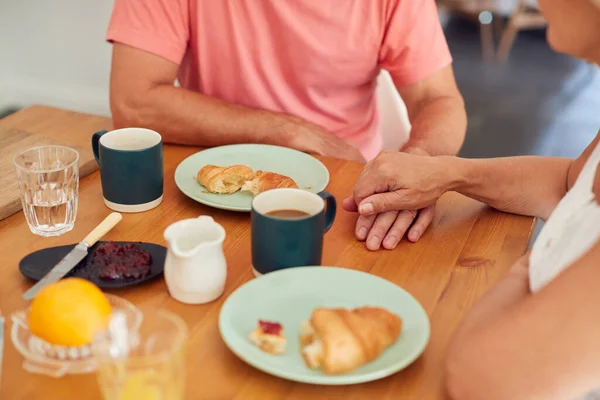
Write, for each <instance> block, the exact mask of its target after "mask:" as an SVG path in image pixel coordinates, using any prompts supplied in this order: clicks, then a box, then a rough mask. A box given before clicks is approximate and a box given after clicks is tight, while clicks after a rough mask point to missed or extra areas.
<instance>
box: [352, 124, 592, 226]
mask: <svg viewBox="0 0 600 400" xmlns="http://www.w3.org/2000/svg"><path fill="white" fill-rule="evenodd" d="M599 141H600V133H599V135H598V136H596V139H594V141H593V142H592V143H591V144H590V145H589V146H588V148H587V149H586V150H585V151H584V152H583V154H582V155H581V156H579V158H578V159H577V160H575V161H573V160H571V159H567V158H558V157H533V156H530V157H504V158H490V159H466V158H458V157H452V156H439V157H424V156H419V155H414V154H406V153H399V152H383V153H381V154H380V155H379V156H377V158H376V159H375V160H373V161H371V162H370V163H369V164H367V166H366V167H365V170H364V171H363V173H362V174H361V176H360V177H359V179H358V180H357V182H356V185H355V188H354V196H353V198H352V199H348V200H347V201H346V202H345V204H344V207H345V208H346V209H348V210H351V211H354V210H358V211H359V212H360V213H361V214H362V215H371V214H377V213H381V212H385V211H392V210H419V209H422V208H424V207H427V206H429V205H432V204H434V203H435V201H436V200H437V199H438V198H439V197H440V196H441V195H442V194H444V192H447V191H457V192H459V193H462V194H464V195H466V196H469V197H472V198H474V199H477V200H480V201H483V202H485V203H487V204H489V205H491V206H492V207H494V208H497V209H499V210H501V211H506V212H510V213H515V214H522V215H531V216H534V217H539V218H542V219H547V218H548V217H549V216H550V214H551V213H552V211H553V210H554V208H555V207H556V206H557V205H558V202H559V201H560V200H561V199H562V198H563V197H564V195H565V194H566V193H567V190H569V189H570V188H571V186H572V185H573V184H574V182H575V180H576V179H577V177H578V176H579V173H580V172H581V169H582V168H583V165H584V164H585V162H586V161H587V159H588V158H589V156H590V153H591V152H592V151H593V149H594V147H595V146H596V145H597V144H598V142H599ZM599 185H600V184H599Z"/></svg>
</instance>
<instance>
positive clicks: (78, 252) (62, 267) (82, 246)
mask: <svg viewBox="0 0 600 400" xmlns="http://www.w3.org/2000/svg"><path fill="white" fill-rule="evenodd" d="M121 218H122V216H121V214H119V213H112V214H110V215H109V216H108V217H106V218H105V219H104V221H102V222H101V223H100V225H98V226H97V227H96V228H94V230H93V231H91V232H90V233H89V234H88V235H87V236H86V237H85V239H83V241H81V243H79V244H78V245H77V246H75V248H74V249H73V250H71V251H70V252H69V254H67V255H66V256H65V257H64V258H63V259H62V260H60V261H59V262H58V264H56V265H55V266H54V267H53V268H52V269H51V270H50V272H48V273H47V274H46V275H45V276H44V277H43V278H42V279H40V280H39V281H37V283H36V284H35V285H33V286H32V287H31V288H29V290H27V291H26V292H25V293H24V294H23V299H25V300H31V299H33V298H34V297H35V296H37V294H38V293H39V291H40V290H41V289H42V288H44V287H46V286H47V285H49V284H51V283H54V282H57V281H58V280H60V279H61V278H62V277H64V276H65V275H66V274H68V273H69V272H70V271H71V270H72V269H73V268H75V266H76V265H77V264H79V263H80V262H81V260H83V259H84V258H85V257H86V256H87V254H88V250H89V249H90V247H92V246H93V245H94V244H96V242H97V241H98V240H99V239H100V238H101V237H102V236H104V235H106V233H107V232H108V231H110V230H111V229H112V228H113V227H114V226H115V225H116V224H118V223H119V221H120V220H121Z"/></svg>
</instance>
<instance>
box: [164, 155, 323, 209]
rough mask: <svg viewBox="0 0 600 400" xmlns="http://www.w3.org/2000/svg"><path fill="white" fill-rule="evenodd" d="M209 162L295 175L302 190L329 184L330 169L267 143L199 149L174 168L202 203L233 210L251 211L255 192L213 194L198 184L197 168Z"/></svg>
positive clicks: (182, 183)
mask: <svg viewBox="0 0 600 400" xmlns="http://www.w3.org/2000/svg"><path fill="white" fill-rule="evenodd" d="M206 165H217V166H221V167H229V166H232V165H245V166H247V167H249V168H252V169H253V170H254V171H258V170H262V171H269V172H274V173H277V174H281V175H285V176H288V177H290V178H292V179H293V180H294V181H295V182H296V184H297V186H298V187H299V188H300V189H305V190H308V191H311V192H314V193H318V192H321V191H323V190H324V189H325V187H326V186H327V184H328V183H329V171H328V170H327V167H325V165H323V163H322V162H321V161H319V160H317V159H316V158H314V157H312V156H311V155H308V154H305V153H302V152H300V151H297V150H292V149H289V148H287V147H279V146H271V145H264V144H235V145H229V146H220V147H213V148H210V149H207V150H203V151H200V152H198V153H196V154H193V155H191V156H189V157H188V158H186V159H185V160H183V161H182V162H181V163H180V164H179V165H178V166H177V169H176V170H175V184H176V185H177V187H178V188H179V189H180V190H181V191H182V192H183V193H184V194H185V195H187V196H188V197H190V198H192V199H194V200H196V201H198V202H199V203H202V204H205V205H208V206H211V207H215V208H221V209H224V210H231V211H243V212H249V211H250V210H251V204H252V198H253V195H252V193H250V192H248V191H241V190H238V191H236V192H235V193H232V194H216V193H210V192H209V191H208V190H207V189H206V188H205V187H204V186H202V185H200V184H199V183H198V179H197V176H198V171H199V170H200V169H201V168H202V167H204V166H206Z"/></svg>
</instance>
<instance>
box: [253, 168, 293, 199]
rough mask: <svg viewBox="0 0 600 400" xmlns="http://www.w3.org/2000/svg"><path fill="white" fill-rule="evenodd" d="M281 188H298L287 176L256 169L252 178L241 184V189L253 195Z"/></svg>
mask: <svg viewBox="0 0 600 400" xmlns="http://www.w3.org/2000/svg"><path fill="white" fill-rule="evenodd" d="M281 188H298V185H297V184H296V182H294V180H293V179H292V178H290V177H289V176H285V175H281V174H276V173H275V172H267V171H256V174H255V175H254V179H252V180H249V181H247V182H246V183H245V184H244V185H243V186H242V190H245V191H249V192H252V194H253V195H255V196H256V195H257V194H259V193H262V192H265V191H267V190H271V189H281Z"/></svg>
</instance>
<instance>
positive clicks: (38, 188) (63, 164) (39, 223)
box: [14, 146, 79, 236]
mask: <svg viewBox="0 0 600 400" xmlns="http://www.w3.org/2000/svg"><path fill="white" fill-rule="evenodd" d="M14 163H15V166H16V169H17V182H18V185H19V190H20V192H21V204H22V205H23V212H24V213H25V218H26V219H27V224H28V225H29V229H31V232H33V233H35V234H36V235H40V236H58V235H62V234H63V233H66V232H69V231H70V230H71V229H73V226H74V225H75V217H76V216H77V192H78V189H79V153H77V151H75V150H73V149H70V148H68V147H62V146H40V147H34V148H32V149H29V150H25V151H23V152H21V153H19V154H17V155H16V156H15V158H14Z"/></svg>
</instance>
